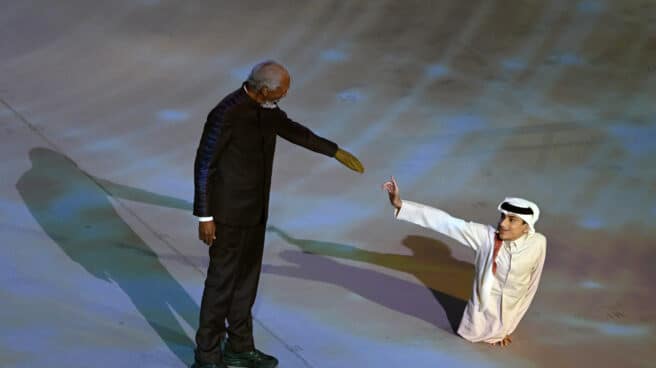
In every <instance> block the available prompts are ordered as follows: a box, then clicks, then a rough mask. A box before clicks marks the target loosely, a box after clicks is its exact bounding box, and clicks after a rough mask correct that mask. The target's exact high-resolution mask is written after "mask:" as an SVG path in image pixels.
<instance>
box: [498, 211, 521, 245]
mask: <svg viewBox="0 0 656 368" xmlns="http://www.w3.org/2000/svg"><path fill="white" fill-rule="evenodd" d="M497 230H498V231H499V239H501V240H511V241H512V240H516V239H519V238H520V237H521V236H522V235H524V234H526V233H528V224H527V223H526V222H524V220H522V219H521V218H519V217H518V216H515V215H513V214H508V215H506V214H505V213H502V214H501V217H500V218H499V225H497Z"/></svg>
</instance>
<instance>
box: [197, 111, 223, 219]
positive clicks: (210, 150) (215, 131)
mask: <svg viewBox="0 0 656 368" xmlns="http://www.w3.org/2000/svg"><path fill="white" fill-rule="evenodd" d="M225 114H226V112H225V108H223V107H222V106H218V107H217V108H215V109H214V110H212V112H210V114H209V115H208V117H207V121H206V122H205V127H204V128H203V134H202V136H201V139H200V144H199V145H198V149H197V150H196V159H195V161H194V215H195V216H198V217H209V216H212V211H211V208H210V203H211V202H210V187H209V185H210V179H211V177H212V175H214V174H215V173H214V170H216V168H215V167H214V166H213V163H214V161H215V159H216V157H217V156H218V155H219V154H220V153H221V150H222V148H223V147H224V146H225V144H226V142H227V141H228V138H229V135H230V126H229V124H227V123H226V120H225Z"/></svg>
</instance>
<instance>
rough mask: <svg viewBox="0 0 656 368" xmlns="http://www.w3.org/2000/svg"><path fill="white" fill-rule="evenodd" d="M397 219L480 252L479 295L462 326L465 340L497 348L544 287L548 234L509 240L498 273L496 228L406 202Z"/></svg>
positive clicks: (499, 257) (477, 268)
mask: <svg viewBox="0 0 656 368" xmlns="http://www.w3.org/2000/svg"><path fill="white" fill-rule="evenodd" d="M396 217H397V219H399V220H405V221H408V222H412V223H414V224H417V225H419V226H422V227H425V228H428V229H432V230H435V231H437V232H439V233H441V234H444V235H446V236H448V237H450V238H452V239H454V240H456V241H458V242H459V243H461V244H463V245H465V246H467V247H469V248H471V249H473V250H474V251H475V252H476V259H475V265H474V267H475V270H474V272H475V278H474V285H473V289H474V291H473V293H472V297H471V299H470V300H469V302H468V303H467V307H466V308H465V313H464V315H463V317H462V321H461V322H460V326H459V327H458V334H459V335H460V336H462V337H463V338H465V339H467V340H469V341H471V342H480V341H483V342H487V343H495V342H498V341H501V340H503V338H504V337H505V336H506V335H510V334H511V333H512V332H513V331H515V328H517V325H518V324H519V321H520V320H521V319H522V317H524V314H525V313H526V311H527V310H528V307H529V305H530V304H531V301H532V300H533V296H534V295H535V292H536V290H537V288H538V283H539V282H540V275H541V274H542V267H543V266H544V257H545V254H546V249H547V241H546V238H545V237H544V235H542V234H540V233H530V234H526V235H524V236H522V237H521V238H519V239H517V240H514V241H504V242H503V244H502V246H501V248H500V249H499V252H498V254H497V258H496V262H497V270H496V273H493V272H492V263H493V259H492V256H493V253H494V239H495V236H496V229H495V228H494V227H492V226H489V225H483V224H477V223H474V222H468V221H464V220H461V219H459V218H455V217H453V216H451V215H449V214H448V213H446V212H444V211H442V210H439V209H437V208H433V207H429V206H426V205H423V204H419V203H415V202H411V201H406V200H404V201H403V205H402V206H401V209H400V210H399V211H398V213H397V214H396Z"/></svg>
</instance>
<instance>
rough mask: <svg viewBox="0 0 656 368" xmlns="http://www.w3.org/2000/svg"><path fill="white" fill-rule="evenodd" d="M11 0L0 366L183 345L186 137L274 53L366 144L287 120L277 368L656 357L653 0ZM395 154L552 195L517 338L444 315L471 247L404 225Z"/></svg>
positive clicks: (202, 262)
mask: <svg viewBox="0 0 656 368" xmlns="http://www.w3.org/2000/svg"><path fill="white" fill-rule="evenodd" d="M2 9H3V10H2V12H1V14H0V35H2V36H0V155H1V157H2V161H1V162H0V172H1V175H0V233H1V236H0V239H2V240H1V241H0V243H1V246H0V300H1V302H0V303H1V306H0V366H2V367H40V366H57V367H85V368H86V367H129V366H138V367H184V366H185V365H189V364H191V363H192V361H193V347H194V342H193V336H194V331H195V328H196V326H197V318H198V312H199V304H200V297H201V293H202V290H203V283H204V279H205V270H206V267H207V262H208V256H207V247H206V246H205V245H204V244H203V243H201V242H200V241H199V240H197V220H196V219H195V218H194V217H193V216H192V214H191V205H192V203H191V201H192V198H193V161H194V157H195V152H196V148H197V145H198V141H199V138H200V134H201V131H202V127H203V123H204V122H205V117H206V115H207V113H208V112H209V110H210V109H211V108H212V107H213V106H214V105H215V104H216V103H217V102H218V101H219V100H220V99H221V98H222V97H223V96H224V95H226V94H227V93H229V92H231V91H233V90H234V89H236V88H239V86H240V84H241V82H242V81H243V80H244V79H245V78H246V76H247V74H248V72H249V70H250V67H251V66H252V65H253V64H254V63H256V62H258V61H261V60H264V59H269V58H273V59H275V60H278V61H280V62H281V63H283V64H285V65H286V66H287V67H288V69H289V70H290V72H291V74H292V86H291V89H290V91H289V93H288V96H287V97H286V98H285V99H284V100H283V101H282V102H281V104H280V105H281V107H282V108H283V109H285V111H286V112H287V113H288V114H289V116H290V117H292V118H293V119H294V120H296V121H299V122H301V123H303V124H304V125H306V126H307V127H309V128H310V129H312V130H313V131H314V132H316V133H317V134H319V135H321V136H323V137H326V138H328V139H331V140H333V141H335V142H337V143H338V144H339V145H340V146H341V147H343V148H345V149H346V150H348V151H350V152H353V153H354V154H355V155H356V156H358V157H359V158H360V159H361V160H362V162H363V163H364V165H365V167H366V172H365V173H364V174H363V175H358V174H356V173H354V172H351V171H349V170H348V169H346V168H345V167H343V166H341V165H340V164H339V163H338V162H337V161H336V160H334V159H331V158H327V157H325V156H321V155H318V154H315V153H312V152H309V151H306V150H304V149H302V148H299V147H296V146H294V145H292V144H290V143H288V142H287V141H284V140H283V139H279V140H278V147H277V153H276V160H275V164H274V175H273V182H272V194H271V206H270V216H269V226H268V228H267V238H266V245H265V256H264V262H263V270H262V277H261V281H260V287H259V294H258V299H257V302H256V306H255V308H254V316H255V333H256V343H257V346H258V348H260V349H261V350H263V351H265V352H268V353H272V354H274V355H276V356H277V357H278V358H279V359H280V361H281V364H280V366H281V367H283V368H296V367H303V368H332V367H335V368H345V367H444V366H451V367H469V366H471V367H504V368H511V367H542V366H545V367H546V366H548V367H581V366H588V367H651V366H653V362H654V360H655V359H656V352H654V346H656V338H655V336H654V334H655V332H656V312H655V311H656V308H655V307H654V306H655V305H656V293H655V292H654V291H655V290H654V286H653V281H649V280H654V279H656V271H655V268H654V258H655V257H656V251H655V248H654V223H655V221H656V165H654V157H656V104H655V103H654V101H656V3H654V2H653V1H647V0H641V1H639V0H623V1H619V0H617V1H610V0H609V1H603V0H599V1H594V0H582V1H566V0H555V1H538V0H524V1H519V0H517V1H485V0H478V1H476V0H446V1H440V2H434V1H419V0H412V1H402V2H400V1H391V0H381V1H359V0H356V1H337V0H326V1H318V0H316V1H288V0H283V1H277V2H273V3H272V2H260V1H239V2H231V1H193V2H179V1H164V0H162V1H158V0H141V1H125V0H124V1H111V2H89V1H80V0H71V1H66V2H57V3H56V4H55V3H53V2H50V1H27V0H26V1H13V2H12V1H4V2H2ZM650 101H651V102H650ZM391 175H394V176H395V177H396V178H397V180H398V182H399V185H400V189H401V194H402V197H403V198H405V199H410V200H414V201H418V202H423V203H426V204H430V205H433V206H436V207H439V208H442V209H444V210H446V211H448V212H450V213H451V214H453V215H454V216H457V217H461V218H465V219H469V220H472V221H476V222H482V223H489V224H495V223H496V221H497V218H498V214H497V211H496V206H497V203H498V202H499V201H500V200H502V199H503V198H504V197H505V196H520V197H526V198H529V199H532V200H534V201H535V202H537V203H538V204H539V205H540V206H541V210H542V216H541V219H540V221H539V222H538V224H537V228H538V230H539V231H540V232H542V233H543V234H545V235H546V236H547V238H548V244H547V259H546V264H545V268H544V272H543V274H542V282H541V285H540V288H539V290H538V293H537V295H536V297H535V299H534V301H533V304H532V306H531V308H530V309H529V311H528V313H527V315H526V317H525V318H524V320H523V321H522V322H521V323H520V325H519V328H518V330H517V331H516V333H515V334H514V335H513V336H514V339H513V343H512V344H511V345H510V346H509V347H507V348H497V347H492V346H488V345H487V344H472V343H469V342H467V341H465V340H463V339H461V338H460V337H458V336H457V335H455V334H454V332H453V326H457V323H458V315H459V313H462V308H463V307H464V301H465V300H467V298H468V297H469V295H470V293H471V283H472V278H473V266H472V261H473V254H472V253H470V252H469V251H468V250H467V249H465V248H462V247H460V246H459V245H458V244H456V243H455V242H454V241H452V240H450V239H447V238H444V237H443V236H441V235H439V234H436V233H434V232H431V231H428V230H425V229H421V228H418V227H416V226H413V225H411V224H408V223H402V222H400V221H396V220H395V219H394V217H393V213H392V210H391V207H390V206H389V203H388V201H387V196H386V194H385V193H384V192H383V191H382V190H381V187H380V186H381V184H382V183H383V181H384V180H386V179H387V178H389V177H390V176H391Z"/></svg>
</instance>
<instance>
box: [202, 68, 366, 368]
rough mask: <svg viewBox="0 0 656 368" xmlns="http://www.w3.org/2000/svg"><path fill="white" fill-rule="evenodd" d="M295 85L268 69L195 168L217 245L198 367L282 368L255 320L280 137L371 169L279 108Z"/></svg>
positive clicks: (219, 123) (258, 71) (216, 127)
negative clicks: (264, 345) (257, 335)
mask: <svg viewBox="0 0 656 368" xmlns="http://www.w3.org/2000/svg"><path fill="white" fill-rule="evenodd" d="M289 85H290V76H289V73H288V72H287V70H286V69H285V68H284V67H283V66H282V65H280V64H278V63H276V62H273V61H266V62H263V63H260V64H258V65H256V66H255V67H253V70H252V71H251V73H250V76H249V77H248V80H247V81H246V82H245V83H244V84H243V85H242V86H241V87H240V88H239V89H237V90H236V91H234V92H232V93H231V94H229V95H228V96H226V97H225V98H224V99H223V100H222V101H221V102H220V103H219V104H218V105H217V106H216V107H215V108H214V109H213V110H212V111H211V112H210V114H209V115H208V117H207V122H206V123H205V127H204V129H203V134H202V137H201V140H200V145H199V147H198V151H197V153H196V161H195V164H194V184H195V193H194V215H196V216H198V217H199V220H200V224H199V238H200V239H201V240H202V241H203V242H205V243H206V244H207V245H210V248H209V254H210V265H209V268H208V271H207V279H206V281H205V290H204V292H203V299H202V303H201V310H200V324H199V328H198V331H197V334H196V353H195V355H196V363H195V364H194V366H195V367H203V368H205V367H207V368H210V367H225V364H227V365H229V366H235V367H267V368H273V367H276V366H277V365H278V361H277V359H276V358H274V357H272V356H270V355H267V354H264V353H262V352H261V351H259V350H257V349H255V345H254V342H253V322H252V316H251V308H252V306H253V303H254V301H255V295H256V292H257V285H258V281H259V278H260V270H261V265H262V252H263V247H264V232H265V227H266V222H267V216H268V204H269V191H270V187H271V170H272V165H273V156H274V151H275V145H276V136H281V137H282V138H284V139H286V140H288V141H290V142H292V143H294V144H297V145H300V146H303V147H305V148H308V149H310V150H312V151H315V152H318V153H321V154H323V155H326V156H329V157H334V158H336V159H337V160H338V161H339V162H341V163H342V164H344V165H346V166H347V167H349V168H350V169H352V170H354V171H357V172H359V173H362V172H363V171H364V168H363V166H362V164H361V163H360V161H358V159H357V158H355V157H354V156H353V155H351V154H350V153H348V152H346V151H344V150H342V149H340V148H339V147H338V146H337V144H335V143H333V142H331V141H329V140H327V139H324V138H321V137H319V136H317V135H315V134H314V133H313V132H312V131H310V130H309V129H308V128H306V127H304V126H303V125H301V124H299V123H297V122H295V121H293V120H291V119H289V118H288V117H287V115H286V114H285V112H284V111H283V110H281V109H280V108H279V107H278V105H277V102H278V101H279V100H280V99H281V98H283V97H284V96H285V94H286V93H287V89H288V88H289ZM226 320H227V321H228V325H227V328H226V325H225V321H226ZM226 332H227V335H228V338H227V341H225V340H224V339H225V335H226ZM221 346H224V349H223V350H222V349H221Z"/></svg>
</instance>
